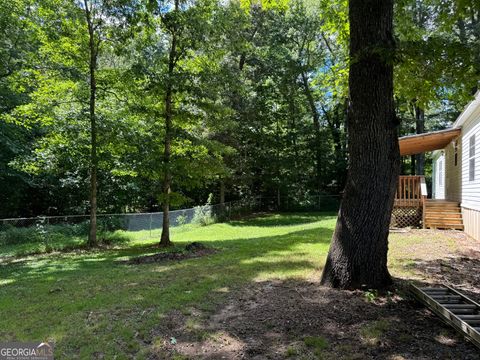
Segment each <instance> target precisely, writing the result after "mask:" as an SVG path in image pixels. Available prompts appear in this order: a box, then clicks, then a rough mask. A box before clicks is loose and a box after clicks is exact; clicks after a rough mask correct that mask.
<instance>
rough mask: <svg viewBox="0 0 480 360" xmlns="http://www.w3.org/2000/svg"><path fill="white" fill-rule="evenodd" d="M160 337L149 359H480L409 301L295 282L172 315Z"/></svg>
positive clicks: (259, 286)
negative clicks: (209, 311)
mask: <svg viewBox="0 0 480 360" xmlns="http://www.w3.org/2000/svg"><path fill="white" fill-rule="evenodd" d="M192 324H195V325H192ZM164 325H166V324H165V323H164ZM160 333H163V334H162V337H163V338H164V339H165V341H164V342H163V346H162V347H161V349H157V351H156V352H155V351H154V352H153V354H152V358H158V359H160V358H162V359H163V358H174V357H175V356H177V358H178V356H179V354H181V355H183V356H185V358H195V359H258V360H259V359H284V358H291V359H392V360H393V359H397V360H399V359H479V358H480V357H479V352H478V349H477V348H475V347H474V346H473V345H471V344H470V343H468V342H465V341H464V340H462V339H461V338H460V337H459V336H458V335H457V334H456V333H455V332H454V331H453V330H452V329H450V328H449V327H447V326H446V325H444V324H443V323H442V322H441V321H440V320H438V318H437V317H435V316H434V315H433V314H431V313H430V312H429V311H428V310H426V309H425V308H424V307H422V306H420V305H419V304H418V303H417V302H415V301H413V300H411V299H409V298H408V297H402V296H399V295H392V294H387V295H386V296H381V297H378V296H374V297H373V298H372V297H371V296H366V294H365V293H363V292H360V291H353V292H352V291H337V290H332V289H329V288H325V287H322V286H320V284H319V283H318V282H305V281H294V280H289V281H283V282H282V281H269V282H261V283H254V284H251V285H250V286H248V287H246V288H243V289H241V291H235V292H233V293H231V294H230V296H229V298H228V301H227V302H226V303H225V304H224V306H223V307H222V308H221V309H219V310H218V311H216V312H215V313H212V314H203V315H198V314H196V315H184V314H181V313H178V312H177V313H176V314H175V315H174V314H171V316H170V317H169V321H168V327H164V328H163V331H160ZM172 338H173V339H175V341H174V343H173V342H172V341H171V339H172ZM169 339H170V340H169Z"/></svg>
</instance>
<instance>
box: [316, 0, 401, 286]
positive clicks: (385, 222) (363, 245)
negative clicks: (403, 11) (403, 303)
mask: <svg viewBox="0 0 480 360" xmlns="http://www.w3.org/2000/svg"><path fill="white" fill-rule="evenodd" d="M349 17H350V58H351V61H350V78H349V91H350V104H349V106H350V109H349V113H348V127H349V129H348V133H349V152H350V161H349V172H348V179H347V184H346V186H345V192H344V195H343V200H342V204H341V207H340V211H339V214H338V220H337V225H336V228H335V233H334V235H333V238H332V244H331V246H330V251H329V253H328V257H327V262H326V264H325V269H324V271H323V275H322V284H325V285H329V286H332V287H338V288H364V287H365V288H384V287H386V286H388V285H389V284H390V283H391V277H390V274H389V272H388V269H387V251H388V229H389V223H390V216H391V211H392V207H393V199H394V194H395V187H396V183H397V178H398V174H399V165H400V155H399V147H398V137H397V125H398V124H397V120H396V117H395V110H394V102H393V64H392V60H393V50H394V42H393V37H392V34H393V29H392V27H393V26H392V20H393V0H350V3H349Z"/></svg>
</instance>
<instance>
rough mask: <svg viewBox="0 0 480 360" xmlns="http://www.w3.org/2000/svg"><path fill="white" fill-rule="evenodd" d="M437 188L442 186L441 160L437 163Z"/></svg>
mask: <svg viewBox="0 0 480 360" xmlns="http://www.w3.org/2000/svg"><path fill="white" fill-rule="evenodd" d="M438 186H443V160H439V161H438Z"/></svg>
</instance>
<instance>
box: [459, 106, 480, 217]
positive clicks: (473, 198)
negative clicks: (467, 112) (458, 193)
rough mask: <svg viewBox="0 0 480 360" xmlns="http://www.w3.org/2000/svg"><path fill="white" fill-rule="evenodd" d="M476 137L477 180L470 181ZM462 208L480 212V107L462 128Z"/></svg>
mask: <svg viewBox="0 0 480 360" xmlns="http://www.w3.org/2000/svg"><path fill="white" fill-rule="evenodd" d="M473 135H475V180H473V181H470V180H469V170H470V169H469V160H470V158H469V150H470V147H469V145H470V144H469V143H470V138H471V137H472V136H473ZM461 143H462V144H461V147H462V206H463V207H465V208H468V209H471V210H477V211H480V107H479V108H477V109H476V110H475V111H474V113H473V114H472V116H470V118H469V119H468V120H467V121H466V122H465V123H464V125H463V126H462V141H461Z"/></svg>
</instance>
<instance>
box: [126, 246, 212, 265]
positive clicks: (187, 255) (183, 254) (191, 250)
mask: <svg viewBox="0 0 480 360" xmlns="http://www.w3.org/2000/svg"><path fill="white" fill-rule="evenodd" d="M215 252H216V250H215V249H212V248H208V247H206V246H204V245H203V244H201V243H198V242H193V243H190V244H188V245H187V246H186V247H185V250H175V251H170V252H165V251H162V252H159V253H157V254H153V255H144V256H138V257H135V258H132V259H130V260H128V261H126V263H127V264H129V265H140V264H151V263H163V262H165V261H182V260H187V259H192V258H197V257H202V256H207V255H211V254H214V253H215Z"/></svg>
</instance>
